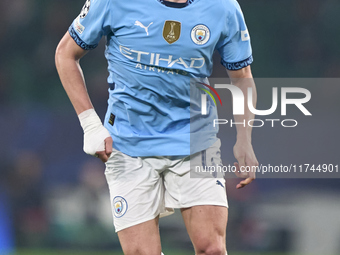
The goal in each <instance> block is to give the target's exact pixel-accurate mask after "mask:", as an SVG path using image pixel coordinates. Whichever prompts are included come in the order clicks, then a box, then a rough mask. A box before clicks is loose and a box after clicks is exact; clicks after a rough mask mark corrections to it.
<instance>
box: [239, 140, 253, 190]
mask: <svg viewBox="0 0 340 255" xmlns="http://www.w3.org/2000/svg"><path fill="white" fill-rule="evenodd" d="M234 156H235V158H236V160H237V161H238V162H235V163H234V165H235V167H236V172H235V174H236V176H237V177H239V178H244V179H245V180H243V181H241V182H239V184H237V185H236V188H237V189H240V188H243V187H244V186H246V185H248V184H249V183H251V182H252V181H253V180H255V171H254V170H255V169H254V167H255V166H258V165H259V163H258V162H257V159H256V156H255V153H254V150H253V146H252V145H251V142H249V141H247V140H246V139H244V140H239V139H238V140H237V142H236V144H235V146H234Z"/></svg>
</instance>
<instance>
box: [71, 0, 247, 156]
mask: <svg viewBox="0 0 340 255" xmlns="http://www.w3.org/2000/svg"><path fill="white" fill-rule="evenodd" d="M69 33H70V35H71V36H72V38H73V39H74V40H75V42H76V43H77V44H78V45H79V46H80V47H82V48H83V49H85V50H90V49H93V48H95V47H96V46H97V44H98V42H99V41H100V39H101V38H102V37H103V36H105V37H106V40H107V43H106V51H105V57H106V59H107V61H108V71H109V77H108V83H109V86H110V89H109V99H108V110H107V114H106V116H105V120H104V126H105V127H106V128H107V129H108V130H109V132H110V134H111V136H112V138H113V147H114V148H115V149H117V150H119V151H122V152H123V153H125V154H128V155H130V156H176V155H190V154H193V153H196V152H198V151H202V150H204V149H206V148H208V147H209V146H211V145H212V144H213V143H214V142H215V141H216V139H217V138H216V134H217V132H218V128H217V127H215V128H214V127H212V123H213V119H216V118H217V111H216V106H215V105H214V103H213V102H212V100H210V98H209V97H208V98H209V100H210V101H208V114H207V115H201V112H200V107H201V94H202V93H205V92H203V90H201V89H199V88H200V87H201V88H202V85H200V84H201V83H208V81H207V78H206V77H209V76H210V75H211V72H212V64H213V62H212V56H213V52H214V51H215V50H218V51H219V53H220V55H221V58H222V61H221V62H222V64H223V65H224V66H225V67H226V68H227V69H229V70H238V69H241V68H243V67H245V66H247V65H250V64H251V63H252V60H253V58H252V50H251V46H250V37H249V34H248V30H247V27H246V24H245V21H244V17H243V14H242V11H241V9H240V6H239V5H238V3H237V2H236V0H214V1H212V0H194V1H192V0H191V1H190V2H189V4H188V5H187V6H185V7H183V8H173V7H169V6H166V5H164V4H162V3H161V2H160V1H158V0H143V1H140V0H129V1H127V2H125V1H120V0H87V1H86V3H85V5H84V7H83V9H82V11H81V13H80V15H79V16H78V17H77V18H76V19H75V20H74V21H73V23H72V25H71V26H70V28H69Z"/></svg>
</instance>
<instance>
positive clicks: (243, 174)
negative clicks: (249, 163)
mask: <svg viewBox="0 0 340 255" xmlns="http://www.w3.org/2000/svg"><path fill="white" fill-rule="evenodd" d="M234 166H235V167H236V171H235V175H236V176H237V177H239V178H247V177H248V174H247V172H244V171H241V166H240V165H239V163H237V162H235V163H234ZM242 169H244V168H242Z"/></svg>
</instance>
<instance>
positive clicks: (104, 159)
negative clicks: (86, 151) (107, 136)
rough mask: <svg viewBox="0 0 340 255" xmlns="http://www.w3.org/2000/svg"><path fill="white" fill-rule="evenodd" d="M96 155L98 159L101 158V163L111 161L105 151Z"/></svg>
mask: <svg viewBox="0 0 340 255" xmlns="http://www.w3.org/2000/svg"><path fill="white" fill-rule="evenodd" d="M96 155H97V156H98V158H100V160H101V161H103V162H104V163H105V162H106V161H107V160H108V159H109V157H108V156H107V155H106V153H105V151H97V152H96Z"/></svg>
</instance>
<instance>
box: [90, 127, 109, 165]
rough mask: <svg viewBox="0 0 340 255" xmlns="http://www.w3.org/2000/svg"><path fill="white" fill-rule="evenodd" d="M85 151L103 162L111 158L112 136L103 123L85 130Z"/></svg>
mask: <svg viewBox="0 0 340 255" xmlns="http://www.w3.org/2000/svg"><path fill="white" fill-rule="evenodd" d="M84 151H85V153H87V154H89V155H92V156H95V157H98V158H100V159H101V161H103V162H106V161H107V160H108V159H109V157H110V155H111V153H112V138H111V136H110V133H109V131H108V130H107V129H106V128H105V127H104V126H103V125H102V124H101V123H100V124H98V125H96V126H93V127H92V128H91V129H90V130H88V129H87V130H86V131H85V132H84Z"/></svg>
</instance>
